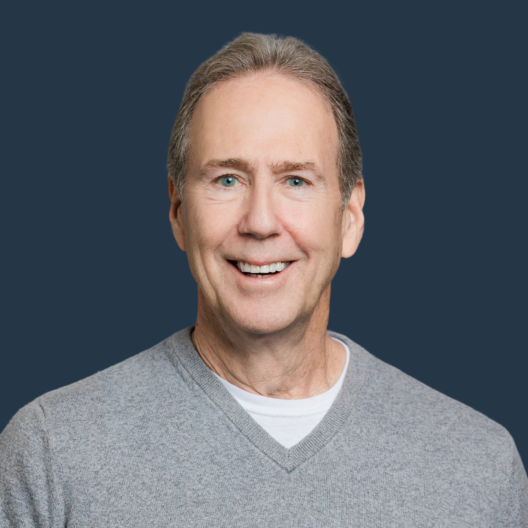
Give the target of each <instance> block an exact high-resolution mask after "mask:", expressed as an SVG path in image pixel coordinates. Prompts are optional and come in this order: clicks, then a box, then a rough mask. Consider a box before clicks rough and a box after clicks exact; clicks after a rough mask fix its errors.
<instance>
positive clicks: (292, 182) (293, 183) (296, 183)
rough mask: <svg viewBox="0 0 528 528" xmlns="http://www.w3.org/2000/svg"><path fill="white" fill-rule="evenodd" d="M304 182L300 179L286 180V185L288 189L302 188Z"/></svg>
mask: <svg viewBox="0 0 528 528" xmlns="http://www.w3.org/2000/svg"><path fill="white" fill-rule="evenodd" d="M305 183H306V182H305V181H304V180H301V179H300V178H288V185H289V186H290V187H302V186H303V185H304V184H305Z"/></svg>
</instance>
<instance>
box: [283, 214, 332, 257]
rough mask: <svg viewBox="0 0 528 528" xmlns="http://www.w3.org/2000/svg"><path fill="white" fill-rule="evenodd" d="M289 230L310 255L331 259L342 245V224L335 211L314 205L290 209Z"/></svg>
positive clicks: (287, 221) (288, 216)
mask: <svg viewBox="0 0 528 528" xmlns="http://www.w3.org/2000/svg"><path fill="white" fill-rule="evenodd" d="M285 223H287V229H288V231H289V232H290V234H291V235H292V237H293V239H294V240H295V242H296V243H297V245H298V246H299V247H301V248H302V249H303V250H304V251H305V252H306V253H308V255H310V254H314V256H316V255H317V256H319V257H325V256H327V257H328V258H329V259H330V258H332V257H333V255H334V253H336V251H337V248H338V247H339V245H340V236H341V230H340V223H339V222H338V221H337V219H336V214H335V211H333V210H331V209H330V208H325V207H321V206H317V205H316V204H313V206H311V207H290V208H289V210H288V212H287V220H286V221H285Z"/></svg>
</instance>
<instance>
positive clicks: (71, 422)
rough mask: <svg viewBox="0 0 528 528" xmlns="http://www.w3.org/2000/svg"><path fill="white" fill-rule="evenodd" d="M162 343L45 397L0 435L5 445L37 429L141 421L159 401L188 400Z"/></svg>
mask: <svg viewBox="0 0 528 528" xmlns="http://www.w3.org/2000/svg"><path fill="white" fill-rule="evenodd" d="M182 332H184V331H181V332H178V333H176V334H174V336H171V337H170V338H168V339H166V340H164V341H162V342H161V343H159V344H157V345H155V346H153V347H152V348H150V349H148V350H145V351H143V352H141V353H139V354H136V355H134V356H131V357H130V358H128V359H126V360H124V361H122V362H120V363H117V364H116V365H113V366H111V367H109V368H107V369H105V370H102V371H100V372H97V373H96V374H93V375H92V376H89V377H87V378H84V379H82V380H80V381H77V382H75V383H72V384H70V385H66V386H64V387H61V388H59V389H56V390H53V391H50V392H47V393H45V394H43V395H42V396H40V397H38V398H37V399H35V400H34V401H32V402H31V403H29V404H27V405H26V406H24V407H23V408H21V409H20V410H19V411H18V412H17V413H16V414H15V416H14V417H13V418H12V419H11V421H10V422H9V424H8V425H7V427H6V429H5V430H4V432H3V433H2V436H3V437H4V439H5V438H6V437H8V436H12V435H13V434H16V435H17V437H19V436H20V435H24V431H26V430H27V431H33V433H35V428H38V429H39V431H41V433H42V434H44V432H45V431H47V430H53V431H54V433H55V434H59V435H60V433H61V431H68V435H71V434H72V432H75V431H76V430H77V432H80V431H81V430H84V431H87V430H88V427H90V425H91V426H93V427H94V428H97V429H99V428H102V427H105V426H108V424H111V423H113V422H115V421H116V420H119V419H121V420H127V415H130V417H132V416H136V415H137V416H139V417H141V415H143V414H144V413H148V412H150V410H151V409H152V408H156V407H159V401H160V399H162V400H163V399H165V400H169V399H172V401H174V400H175V399H176V400H177V399H178V398H179V397H180V398H185V392H186V391H187V386H186V384H185V383H184V381H183V379H182V376H181V374H180V372H179V370H178V368H175V363H174V358H173V357H171V354H170V348H171V344H170V343H171V340H174V339H175V337H176V338H177V337H178V335H179V334H181V333H182Z"/></svg>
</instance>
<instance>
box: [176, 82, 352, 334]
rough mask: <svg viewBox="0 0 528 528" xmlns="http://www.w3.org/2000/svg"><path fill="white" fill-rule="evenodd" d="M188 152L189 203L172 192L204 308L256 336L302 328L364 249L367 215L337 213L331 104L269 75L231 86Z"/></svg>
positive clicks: (219, 92)
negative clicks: (342, 269)
mask: <svg viewBox="0 0 528 528" xmlns="http://www.w3.org/2000/svg"><path fill="white" fill-rule="evenodd" d="M190 145H191V151H190V157H189V164H188V172H187V180H186V183H185V195H184V200H183V204H182V205H181V206H180V204H179V198H178V196H177V193H176V192H173V196H172V198H173V206H172V209H171V221H172V226H173V231H174V234H175V237H176V240H177V242H178V244H179V246H180V248H182V249H183V250H184V251H186V252H187V254H188V259H189V265H190V268H191V272H192V274H193V276H194V278H195V279H196V281H197V283H198V286H199V289H200V302H206V303H207V304H208V309H212V310H213V311H214V312H215V313H216V314H217V315H218V316H219V318H220V320H221V321H223V322H225V323H228V324H234V325H235V326H236V327H237V328H239V329H242V330H244V331H246V332H250V333H257V334H266V333H272V332H277V331H280V330H283V329H286V328H288V327H290V326H291V325H294V324H295V323H296V322H300V321H303V320H307V318H309V317H310V316H311V314H312V313H313V311H314V309H315V307H316V306H317V304H318V302H319V300H320V299H321V296H322V294H323V292H324V291H325V290H327V288H329V285H330V281H331V280H332V278H333V276H334V275H335V273H336V271H337V268H338V266H339V261H340V258H341V256H350V255H351V254H352V253H354V251H355V249H356V248H357V244H358V243H359V239H360V238H361V233H359V234H358V233H356V231H358V229H359V227H358V225H359V224H358V222H359V223H361V221H362V215H361V212H360V211H359V213H357V211H355V209H354V208H353V207H352V208H350V207H349V208H348V209H347V210H346V211H345V214H343V212H342V211H341V210H340V200H341V195H340V189H339V181H338V172H337V162H336V160H337V152H338V134H337V128H336V124H335V120H334V117H333V115H332V112H331V110H330V108H329V107H328V105H327V104H326V103H325V102H324V100H323V99H322V97H321V96H320V95H318V94H317V93H315V92H314V91H313V89H311V88H310V87H308V86H306V85H304V84H303V83H301V82H299V81H296V80H292V79H290V78H286V77H284V76H280V75H277V74H271V73H269V72H264V73H261V74H253V75H250V76H246V77H242V78H239V79H235V80H232V81H228V82H224V83H221V84H219V85H218V86H216V87H215V88H214V89H213V90H211V91H210V92H209V93H208V94H207V95H205V96H204V97H203V98H202V99H201V100H200V102H199V103H198V105H197V107H196V110H195V112H194V115H193V118H192V122H191V128H190ZM361 189H362V187H361ZM361 189H360V191H361ZM355 192H356V194H357V190H356V191H355ZM359 201H360V202H361V205H362V199H361V198H360V199H359ZM356 202H357V199H356ZM359 209H360V208H359ZM358 214H359V215H360V216H361V218H360V219H358V218H356V217H357V216H358ZM356 224H357V225H356ZM361 229H362V224H361ZM351 230H352V231H354V230H355V231H354V233H356V235H357V236H355V237H354V236H352V235H351ZM358 237H359V238H358ZM284 265H286V267H285V268H284V269H283V270H282V271H277V270H280V269H281V268H282V267H283V266H284ZM248 266H249V267H248ZM255 266H259V268H256V267H255ZM273 271H274V272H273Z"/></svg>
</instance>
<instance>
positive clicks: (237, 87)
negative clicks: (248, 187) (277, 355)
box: [190, 72, 338, 170]
mask: <svg viewBox="0 0 528 528" xmlns="http://www.w3.org/2000/svg"><path fill="white" fill-rule="evenodd" d="M190 145H191V157H192V158H193V161H194V162H197V163H199V164H202V163H205V162H206V161H207V160H208V159H210V158H220V159H224V158H246V159H251V160H252V161H253V162H255V163H256V164H258V163H259V162H260V161H262V162H265V163H280V162H282V161H283V160H286V159H287V160H293V161H295V160H303V161H306V160H310V161H313V162H314V163H316V164H317V165H318V166H320V167H321V168H323V169H324V168H326V170H330V169H335V166H336V163H335V162H336V156H337V149H338V134H337V127H336V123H335V119H334V116H333V113H332V110H331V108H330V105H329V104H328V103H327V102H326V101H325V99H324V98H323V96H322V95H320V94H319V93H318V92H317V91H316V90H315V89H314V88H313V87H311V86H309V85H307V84H306V83H303V82H301V81H298V80H295V79H291V78H289V77H285V76H283V75H279V74H276V73H270V72H264V73H257V74H251V75H245V76H244V77H240V78H236V79H234V80H230V81H226V82H223V83H220V84H218V85H217V86H215V87H214V88H213V89H212V90H210V91H209V92H208V93H207V94H206V95H205V96H203V97H202V99H201V100H200V101H199V103H198V105H197V107H196V109H195V111H194V114H193V117H192V120H191V127H190Z"/></svg>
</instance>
